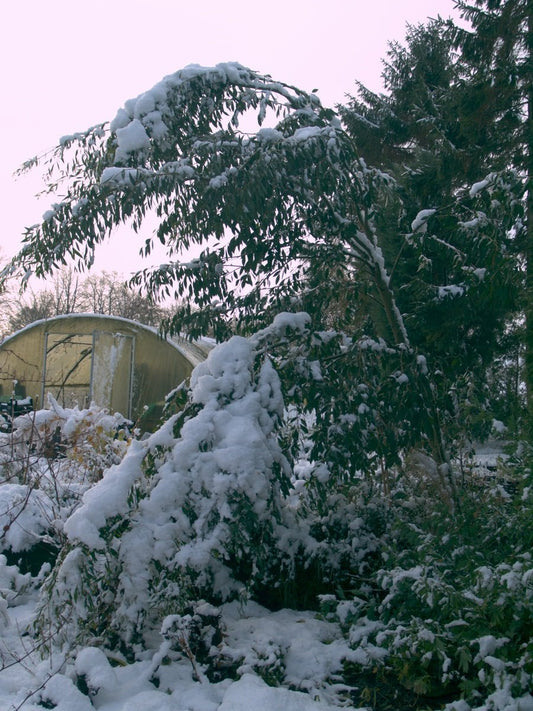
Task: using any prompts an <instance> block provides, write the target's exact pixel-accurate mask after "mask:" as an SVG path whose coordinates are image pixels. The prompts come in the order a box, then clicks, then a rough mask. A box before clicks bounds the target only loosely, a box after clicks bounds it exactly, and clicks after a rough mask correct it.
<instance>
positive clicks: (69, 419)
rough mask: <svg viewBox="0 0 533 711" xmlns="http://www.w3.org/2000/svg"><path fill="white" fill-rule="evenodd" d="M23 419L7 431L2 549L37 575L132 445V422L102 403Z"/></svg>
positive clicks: (1, 444) (0, 460) (3, 437)
mask: <svg viewBox="0 0 533 711" xmlns="http://www.w3.org/2000/svg"><path fill="white" fill-rule="evenodd" d="M49 406H50V407H49V409H47V410H38V411H36V412H29V413H27V414H24V415H20V416H19V417H16V418H15V419H14V421H13V428H12V431H11V432H9V433H0V465H1V475H0V476H1V480H0V550H1V551H3V552H5V553H6V554H9V555H10V556H11V557H12V558H13V560H17V561H18V562H20V564H21V565H22V567H23V568H24V569H27V570H31V571H32V572H33V573H34V574H37V572H38V569H39V567H40V565H41V564H42V563H43V562H47V561H52V560H53V559H54V558H55V556H56V555H57V552H58V550H59V548H60V546H61V545H62V543H63V541H64V536H63V532H62V524H63V522H64V520H65V519H66V518H68V516H69V515H70V514H71V513H72V511H73V510H74V509H75V508H76V506H78V505H79V503H80V500H81V496H82V495H83V492H84V491H86V489H87V488H88V487H89V486H90V485H91V484H92V483H94V481H96V480H97V479H99V478H100V476H101V473H102V471H103V469H104V468H106V467H107V466H109V465H110V464H112V463H117V462H119V461H120V460H121V459H122V457H123V456H124V454H125V452H126V449H127V447H128V439H127V437H128V434H129V433H128V430H127V424H128V423H127V422H126V421H125V420H124V418H123V417H122V416H121V415H119V414H115V415H110V414H108V412H107V411H106V410H104V409H102V408H99V407H97V406H95V405H94V404H93V405H91V407H89V408H87V409H85V410H79V409H78V408H74V409H69V408H63V407H61V406H60V405H59V404H58V403H57V402H56V401H55V400H54V399H53V398H49Z"/></svg>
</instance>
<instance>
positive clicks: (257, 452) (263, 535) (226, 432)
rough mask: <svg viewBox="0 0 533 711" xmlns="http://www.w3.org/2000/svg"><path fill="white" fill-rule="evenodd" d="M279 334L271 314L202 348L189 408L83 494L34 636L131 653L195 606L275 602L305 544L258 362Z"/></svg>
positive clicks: (274, 409)
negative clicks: (265, 595) (241, 333)
mask: <svg viewBox="0 0 533 711" xmlns="http://www.w3.org/2000/svg"><path fill="white" fill-rule="evenodd" d="M292 323H293V324H296V326H297V327H298V328H300V327H301V324H303V323H305V322H304V321H303V320H302V319H301V318H300V319H298V318H297V317H296V316H294V317H292ZM280 329H281V330H283V329H282V326H281V325H280V319H278V320H277V321H275V322H274V325H273V327H272V329H271V330H270V331H268V330H267V331H265V332H262V333H261V334H259V335H258V336H256V337H254V338H251V339H245V338H241V337H233V338H232V339H231V340H230V341H228V342H227V343H224V344H221V345H220V346H218V347H217V348H215V349H214V350H213V351H211V353H210V354H209V357H208V359H207V360H206V361H205V362H204V363H202V364H201V365H199V366H198V367H197V368H196V369H195V371H194V372H193V374H192V377H191V387H190V392H189V393H188V396H187V398H186V404H185V407H184V409H183V410H182V411H180V412H178V413H177V414H175V415H173V416H172V417H170V418H169V419H168V420H167V422H166V423H165V424H164V425H163V426H162V427H161V428H160V429H159V430H158V431H157V432H155V433H154V434H153V435H151V436H150V437H149V438H148V439H146V440H144V441H143V442H137V441H134V442H133V443H132V445H131V446H130V448H129V450H128V452H127V454H126V456H125V457H124V459H123V460H122V461H121V462H120V463H119V464H118V465H114V466H112V467H110V468H109V469H108V470H107V471H106V472H105V474H104V476H103V478H102V480H101V481H99V482H98V483H97V484H96V485H94V486H93V487H92V488H91V489H89V490H88V491H87V492H86V494H85V495H84V497H83V503H82V505H81V506H80V507H79V508H78V509H77V510H76V511H75V512H74V513H73V514H72V516H71V517H70V518H69V519H68V520H67V521H66V523H65V526H64V529H65V532H66V535H67V536H68V539H69V545H68V546H67V547H65V550H64V551H63V552H62V556H61V561H60V564H59V565H58V566H57V567H56V569H55V570H54V571H53V573H52V576H51V577H50V579H49V580H48V582H47V584H46V586H45V592H44V595H43V599H42V603H41V609H40V622H39V625H40V626H41V628H42V627H47V628H48V626H49V625H51V626H52V627H57V631H58V634H60V635H61V638H63V639H65V640H66V639H69V640H70V641H72V640H75V639H78V640H84V641H87V640H90V641H92V642H96V641H101V640H102V639H105V640H106V641H107V643H108V644H109V643H114V644H116V643H117V642H118V643H122V644H125V645H128V646H129V649H130V651H131V650H132V649H134V647H135V644H137V643H142V644H147V643H148V639H149V637H150V635H151V634H152V633H153V631H154V630H155V631H156V632H157V631H158V630H159V628H160V626H161V621H162V620H163V619H164V618H165V617H167V616H168V615H172V614H181V613H182V612H183V611H184V610H185V609H186V608H187V606H188V605H189V604H190V603H191V602H192V601H194V600H198V599H201V598H204V599H206V600H207V601H209V602H213V603H218V602H221V601H225V600H230V599H234V598H242V597H243V596H244V597H246V596H247V595H250V594H252V595H255V594H259V595H260V594H261V591H268V592H269V593H270V594H271V596H272V598H273V599H274V598H275V597H276V590H277V589H279V588H280V587H281V586H282V584H283V581H284V580H286V579H287V578H290V576H291V570H292V566H293V562H294V559H295V556H296V554H297V553H298V551H299V550H301V548H302V543H303V540H304V537H303V535H302V532H301V531H300V529H299V527H298V526H297V524H296V522H295V517H294V514H293V512H292V510H291V508H290V506H288V504H287V502H288V501H289V499H287V498H286V497H284V494H287V493H288V490H289V486H290V475H291V469H290V465H289V462H288V460H287V458H286V457H285V456H284V454H283V452H282V450H281V448H280V445H279V442H278V430H279V428H280V423H281V421H282V417H283V412H284V402H283V397H282V394H281V389H280V382H279V378H278V376H277V374H276V372H275V370H274V368H273V366H272V364H271V362H270V359H269V358H268V356H267V355H266V354H265V350H266V346H265V343H266V341H267V340H268V338H269V337H271V336H272V337H275V336H276V333H277V331H279V330H280ZM183 392H184V391H178V393H177V394H176V397H178V398H179V397H183Z"/></svg>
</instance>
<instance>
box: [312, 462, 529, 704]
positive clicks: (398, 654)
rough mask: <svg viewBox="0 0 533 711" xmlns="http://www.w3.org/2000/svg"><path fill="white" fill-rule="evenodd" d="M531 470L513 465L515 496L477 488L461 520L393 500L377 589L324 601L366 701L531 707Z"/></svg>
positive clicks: (440, 509) (490, 485)
mask: <svg viewBox="0 0 533 711" xmlns="http://www.w3.org/2000/svg"><path fill="white" fill-rule="evenodd" d="M530 462H531V460H530V459H528V458H527V457H526V458H525V459H523V460H522V462H520V463H519V464H516V463H515V469H514V472H513V476H514V482H515V484H516V488H517V493H516V495H514V496H510V495H509V494H508V493H507V492H505V491H504V490H503V489H502V487H501V486H500V485H499V483H498V482H497V481H495V482H489V481H487V482H484V483H483V484H481V485H480V484H479V483H475V484H473V485H472V487H471V489H465V490H464V491H463V492H462V495H461V510H460V511H456V512H455V513H453V514H451V513H450V512H449V511H448V510H447V508H446V507H445V506H443V505H442V504H439V503H438V502H435V500H433V502H430V501H428V500H427V499H426V501H424V502H420V501H417V500H416V499H413V498H412V497H411V498H409V497H407V496H405V491H404V492H402V493H403V496H402V497H401V498H398V499H392V500H391V516H390V519H389V528H388V532H387V535H386V537H384V539H383V548H382V551H381V553H382V556H383V558H382V567H381V569H380V570H378V571H377V573H375V574H374V575H373V577H372V580H371V584H370V585H368V586H367V587H366V589H365V588H364V587H363V588H361V587H360V588H359V590H358V596H357V597H355V598H354V599H353V600H349V601H338V600H336V599H335V598H332V597H331V596H330V597H327V598H325V599H324V600H323V608H324V613H325V614H326V615H327V616H328V617H329V619H336V620H338V621H339V622H340V623H341V625H342V626H343V628H344V630H345V634H346V637H347V639H348V640H349V642H350V645H351V646H352V648H353V650H354V653H355V656H354V657H352V658H351V659H350V663H349V665H348V666H349V669H348V668H347V670H346V672H347V674H348V675H349V676H350V677H351V678H352V679H355V680H357V682H358V684H359V685H360V687H361V688H362V689H363V690H364V688H365V684H366V685H367V687H366V688H367V691H368V689H369V688H374V689H375V688H377V687H379V688H380V690H381V693H383V691H384V690H385V689H387V693H388V694H389V702H390V700H391V699H395V702H396V703H404V704H405V705H406V706H408V705H409V704H410V703H415V700H416V699H418V701H417V703H420V704H422V703H423V702H424V703H426V704H427V705H428V706H430V707H432V708H434V707H435V706H434V704H438V705H439V707H440V705H442V704H444V703H446V702H449V706H448V707H447V708H448V709H449V710H450V711H452V709H456V710H457V711H459V709H461V710H462V711H470V710H471V709H479V710H481V709H483V710H484V711H485V710H486V709H493V711H503V709H511V708H513V709H514V708H516V709H519V708H524V709H526V708H532V707H533V697H531V695H530V691H531V688H533V556H532V548H533V540H532V539H533V514H532V511H533V500H532V493H531V492H532V488H531V483H532V479H531V468H530ZM507 475H509V471H507ZM402 695H403V696H402ZM405 695H407V697H406V696H405ZM401 698H403V699H404V701H403V702H400V699H401ZM459 698H462V699H463V702H462V703H463V706H461V705H460V704H459V705H457V700H458V699H459ZM406 699H407V700H406ZM409 699H410V700H409ZM452 699H454V700H455V702H454V703H452V701H451V700H452ZM364 700H365V696H364V693H362V696H361V697H360V701H364Z"/></svg>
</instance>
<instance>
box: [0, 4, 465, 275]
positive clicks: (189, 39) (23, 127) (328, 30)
mask: <svg viewBox="0 0 533 711" xmlns="http://www.w3.org/2000/svg"><path fill="white" fill-rule="evenodd" d="M453 8H454V2H453V0H269V2H266V3H262V2H254V0H233V1H232V2H221V0H194V2H188V1H183V0H90V1H88V0H17V2H15V1H14V0H12V1H11V2H8V3H5V4H4V5H3V7H2V36H1V41H0V67H1V69H0V71H1V73H2V76H1V87H2V94H3V99H2V108H1V111H0V150H1V155H2V161H1V165H0V201H1V202H0V208H1V211H2V238H1V241H0V245H1V250H0V258H3V259H5V258H6V257H8V256H11V255H12V254H14V253H15V252H16V251H17V246H18V244H19V239H20V235H21V233H22V231H23V229H24V227H25V226H27V225H31V224H33V223H35V222H37V221H39V220H40V218H41V215H42V213H43V212H44V211H45V210H46V208H47V204H46V203H43V202H42V201H37V200H36V199H35V198H34V197H33V196H34V194H35V193H36V192H37V191H38V190H39V188H40V186H41V183H40V181H39V179H38V173H37V172H36V174H35V175H34V176H30V177H24V178H19V179H17V180H15V179H14V178H13V175H12V174H13V172H14V171H15V170H16V169H17V168H18V167H19V166H20V164H21V163H22V162H23V161H24V160H26V159H27V158H29V157H31V156H33V155H35V154H37V153H42V152H43V151H44V150H46V149H49V148H51V147H53V146H54V145H56V143H57V141H58V139H59V138H60V137H61V136H62V135H65V134H69V133H74V132H75V131H81V130H84V129H85V128H88V127H89V126H91V125H93V124H95V123H99V122H102V121H106V120H109V119H112V118H113V117H114V115H115V113H116V111H117V109H118V108H119V107H120V106H122V104H123V103H124V101H125V100H127V99H129V98H131V97H135V96H137V95H138V94H140V93H142V92H143V91H145V90H147V89H149V88H151V87H152V86H153V85H154V84H155V83H156V82H157V81H159V79H161V78H162V77H163V76H165V75H167V74H171V73H172V72H174V71H176V70H177V69H180V68H181V67H184V66H186V65H187V64H191V63H197V64H202V65H205V66H212V65H214V64H217V63H218V62H227V61H238V62H240V63H241V64H244V65H246V66H249V67H251V68H252V69H256V70H258V71H260V72H262V73H268V74H271V75H272V76H273V77H274V79H279V80H281V81H285V82H288V83H291V84H294V85H296V86H299V87H300V88H302V89H305V90H308V91H311V90H313V89H317V90H318V94H319V96H320V98H321V100H322V103H323V104H325V105H329V106H332V105H334V104H335V103H337V102H342V101H343V99H344V96H345V94H347V93H350V92H352V91H353V88H354V81H355V80H356V79H358V80H360V81H362V82H363V83H364V84H365V85H366V86H368V87H370V88H372V89H374V90H379V89H380V87H381V84H380V81H381V78H380V75H381V71H382V64H381V59H382V58H383V57H385V55H386V51H387V43H388V41H390V40H398V41H403V38H404V36H405V28H406V23H410V24H416V23H417V22H424V21H425V20H426V18H427V17H428V16H429V17H436V16H437V15H441V16H442V17H449V16H450V15H452V14H453V12H454V9H453ZM124 240H129V237H128V236H127V235H122V236H121V237H120V238H118V239H117V240H113V241H112V243H111V244H110V245H109V246H107V247H105V248H104V249H103V250H102V254H101V256H100V257H99V258H98V259H97V263H96V268H97V269H107V270H112V269H114V270H117V271H119V272H121V273H125V274H126V273H128V272H130V271H133V270H135V269H136V268H137V267H138V266H139V258H138V257H137V249H138V247H137V242H131V241H126V242H124Z"/></svg>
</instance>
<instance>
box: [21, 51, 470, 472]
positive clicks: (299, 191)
mask: <svg viewBox="0 0 533 711" xmlns="http://www.w3.org/2000/svg"><path fill="white" fill-rule="evenodd" d="M253 120H255V121H256V124H255V128H254V129H253V130H252V129H251V128H250V126H251V125H252V121H253ZM35 162H38V161H36V160H32V161H29V162H28V164H27V165H26V168H30V167H33V166H34V165H35ZM45 164H46V170H47V173H46V179H47V186H48V190H49V191H50V192H51V193H55V194H59V193H60V192H61V193H62V197H61V199H60V200H59V201H58V202H56V203H55V204H53V205H52V207H51V209H50V210H49V212H48V213H46V214H45V216H44V219H43V222H42V223H41V224H38V225H35V226H33V227H31V228H29V229H28V230H27V231H26V233H25V235H24V243H23V247H22V249H21V251H20V252H19V254H18V255H17V257H16V258H15V259H14V261H13V262H12V264H11V267H10V269H11V270H12V271H16V270H17V269H18V270H20V271H21V272H22V273H23V274H24V275H27V274H29V273H30V272H32V271H33V272H35V273H36V274H37V275H38V276H43V275H45V274H47V273H49V272H51V271H53V270H54V269H56V268H57V267H58V266H60V265H61V264H63V263H64V262H65V261H66V260H67V258H69V257H71V258H74V260H77V262H78V264H79V266H80V267H81V268H84V267H86V266H87V265H90V264H91V262H92V259H93V255H94V249H95V247H96V246H97V244H98V243H100V242H102V241H103V240H104V239H105V238H106V237H107V236H108V235H109V234H110V233H111V232H112V231H113V229H114V228H115V227H116V226H118V225H119V224H121V223H123V222H127V221H129V222H130V224H131V226H132V230H133V231H134V232H136V233H140V232H141V231H142V229H144V225H145V223H146V222H148V220H147V218H148V217H149V216H150V217H152V218H153V217H155V220H156V227H155V231H154V233H153V234H152V235H150V236H148V237H146V235H145V236H144V238H141V242H140V244H139V249H140V251H141V252H142V253H143V254H145V255H149V254H150V253H151V251H152V248H153V245H154V241H155V240H158V241H159V242H161V243H163V244H164V245H165V246H166V249H167V253H168V257H169V259H168V262H167V263H165V264H160V265H158V266H156V267H154V268H152V269H148V270H144V271H142V272H140V273H139V274H137V275H136V277H135V278H134V282H135V283H136V284H139V285H143V286H144V287H145V288H146V289H147V290H148V292H149V293H151V294H154V295H165V296H174V297H176V298H177V299H180V300H181V301H182V304H183V305H182V306H180V307H179V308H178V309H177V311H176V313H175V315H174V316H173V317H172V319H169V320H167V322H166V323H165V326H164V327H165V329H166V330H167V331H177V330H181V331H185V332H187V333H189V334H190V336H191V337H195V336H198V335H200V334H202V333H205V332H207V331H208V330H209V331H210V332H211V333H214V334H215V337H216V338H218V339H223V338H226V337H227V336H228V335H229V334H231V332H232V331H233V330H234V329H237V330H239V331H240V332H242V333H244V332H249V331H250V330H253V329H256V328H258V327H261V326H263V325H264V324H265V322H266V320H268V319H271V317H272V315H273V314H275V313H277V312H279V311H287V310H291V311H294V310H297V309H301V308H302V307H305V308H306V309H307V310H308V311H309V312H310V314H311V317H312V319H313V326H314V330H313V332H312V335H311V336H310V337H309V340H308V342H307V344H306V345H305V347H304V346H302V348H304V351H305V357H304V356H303V355H302V353H300V354H299V355H295V354H294V352H292V355H291V358H285V359H281V360H280V363H282V364H283V365H284V367H286V370H287V373H288V372H290V373H291V377H292V378H293V382H292V384H289V386H288V387H287V393H290V397H294V398H296V399H298V398H299V402H300V404H302V407H307V408H310V409H313V410H314V412H315V413H316V420H317V425H316V430H315V433H318V434H316V438H315V441H316V445H317V449H316V451H315V455H316V456H321V457H325V458H326V459H327V460H328V466H330V468H331V469H335V470H336V471H337V472H338V473H339V474H340V476H342V477H345V476H351V475H354V474H355V473H356V471H357V470H358V469H360V468H361V467H363V468H365V467H368V466H369V462H371V464H372V466H374V464H375V462H376V460H379V461H380V462H381V463H382V464H383V465H384V466H385V467H386V466H387V465H388V464H390V463H391V462H393V461H397V459H398V456H399V452H400V451H401V450H402V449H403V448H406V447H411V446H415V445H416V446H425V447H429V448H430V450H431V451H432V453H433V455H434V457H435V458H436V460H437V461H438V462H439V464H444V463H445V462H446V460H447V454H446V451H445V447H444V443H443V441H442V432H441V426H440V415H439V409H438V408H437V407H436V404H435V402H434V393H435V389H434V388H433V387H432V385H431V382H430V380H431V377H432V376H431V372H430V370H431V369H429V370H428V367H427V361H426V359H425V358H424V353H423V352H419V351H417V349H416V348H415V347H414V346H415V345H416V344H414V343H412V341H411V337H410V333H409V331H410V329H411V328H412V325H411V326H410V325H408V323H409V321H411V322H413V319H414V318H416V310H414V309H413V304H412V303H410V302H409V301H408V300H406V299H404V301H403V306H402V308H400V307H399V305H398V304H399V301H398V295H399V294H400V291H401V289H402V288H403V287H404V286H405V285H404V284H401V283H399V284H398V288H396V285H395V283H394V281H393V280H392V279H391V273H392V272H393V270H394V268H395V262H394V261H392V260H391V256H393V257H394V260H396V261H397V255H391V254H390V253H389V252H390V250H388V244H389V241H388V240H389V239H390V234H391V231H394V230H395V229H397V230H401V221H400V217H401V216H402V214H403V210H404V208H403V207H402V199H403V198H402V195H401V192H400V191H399V190H398V184H397V181H396V180H395V179H394V178H393V177H392V176H391V175H389V174H387V173H386V172H384V171H383V170H381V169H380V168H379V167H378V168H372V167H370V166H369V165H368V163H367V161H365V160H363V159H362V158H360V156H359V154H358V151H357V148H356V145H355V143H354V140H353V138H352V136H351V135H350V133H349V132H347V131H346V130H345V129H344V127H343V126H342V124H341V122H340V120H339V118H338V116H337V115H336V114H335V113H334V112H333V111H332V110H330V109H327V108H324V107H323V106H322V105H321V103H320V101H319V99H318V98H317V96H316V95H314V94H308V93H306V92H304V91H301V90H300V89H297V88H295V87H292V86H289V85H287V84H285V83H282V82H278V81H274V80H273V79H272V78H271V77H270V76H262V75H259V74H257V73H255V72H253V71H250V70H249V69H246V68H245V67H242V66H240V65H238V64H225V65H218V66H217V67H215V68H202V67H198V66H191V67H187V68H185V69H183V70H181V71H178V72H176V73H175V74H172V75H170V76H168V77H166V78H164V79H163V80H162V81H161V82H160V83H159V84H157V85H156V86H155V87H154V88H153V89H151V90H149V91H147V92H145V93H144V94H142V95H140V96H139V97H137V98H136V99H133V100H131V101H128V102H127V103H126V104H125V106H124V107H123V108H122V109H120V111H119V112H118V114H117V115H116V117H115V118H114V119H113V120H112V121H111V122H110V123H109V124H101V125H98V126H95V127H92V128H90V129H89V130H87V131H85V132H83V133H77V134H74V135H71V136H67V137H64V138H63V139H62V140H61V142H60V145H59V146H58V147H57V148H56V149H55V150H54V151H53V152H52V153H51V154H50V155H49V156H47V157H46V158H45ZM391 214H395V215H396V218H395V219H396V222H395V223H394V222H392V223H391V219H390V216H391ZM428 216H429V215H428V213H426V212H424V211H422V213H421V214H420V215H418V217H417V216H416V215H412V220H413V228H412V229H411V230H410V233H411V235H412V239H413V241H416V240H419V235H420V234H421V233H422V232H423V226H424V224H425V222H426V221H427V219H428ZM399 234H400V233H399ZM401 238H402V239H404V237H403V236H402V237H401ZM133 239H134V237H133V236H132V240H133ZM193 249H196V253H195V254H194V256H192V257H191V256H190V252H191V250H193ZM185 252H186V253H187V254H186V256H185V257H184V253H185ZM396 266H397V265H396ZM465 278H466V277H465ZM467 278H468V279H470V280H471V281H474V282H480V279H479V278H477V277H476V276H475V275H474V276H472V275H471V274H468V275H467ZM346 284H348V285H350V288H349V289H348V293H350V296H351V298H350V299H348V300H347V303H346V304H345V306H344V311H345V314H344V316H343V319H342V320H341V321H342V322H343V323H344V325H346V327H347V328H349V329H351V330H350V331H347V332H346V333H342V332H341V331H339V330H338V329H337V332H330V333H329V335H328V336H327V337H326V336H324V334H323V332H324V330H325V325H327V319H326V316H328V313H327V308H324V309H323V308H319V306H320V304H323V305H324V304H326V303H327V301H328V296H329V295H331V294H332V293H335V292H337V293H338V292H340V291H341V290H344V289H345V285H346ZM352 285H353V288H351V286H352ZM363 297H364V298H363ZM346 314H347V315H346ZM354 314H357V318H356V319H355V320H354V318H353V315H354ZM329 316H331V313H330V314H329ZM317 334H318V335H317ZM321 334H322V335H321ZM424 345H425V344H424ZM304 361H305V362H306V363H307V365H306V366H305V367H304V366H303V365H302V363H303V362H304ZM289 362H290V365H287V364H288V363H289ZM298 363H299V364H300V366H301V367H300V370H298V367H297V365H298ZM291 368H292V370H291ZM304 391H305V392H304Z"/></svg>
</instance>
